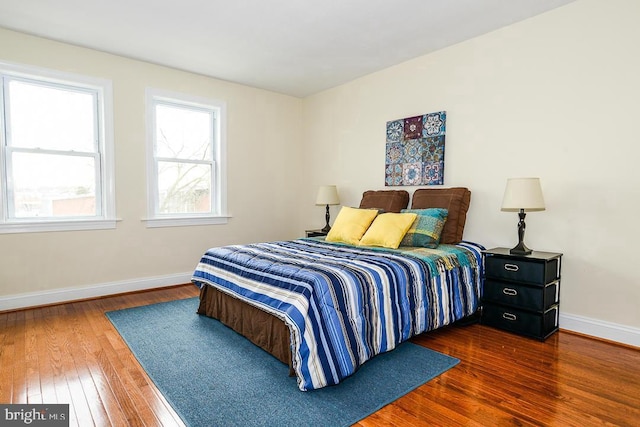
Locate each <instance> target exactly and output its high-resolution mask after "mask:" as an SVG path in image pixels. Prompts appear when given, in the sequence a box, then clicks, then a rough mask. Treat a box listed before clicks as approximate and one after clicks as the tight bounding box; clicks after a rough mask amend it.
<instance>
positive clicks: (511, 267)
mask: <svg viewBox="0 0 640 427" xmlns="http://www.w3.org/2000/svg"><path fill="white" fill-rule="evenodd" d="M504 269H505V270H507V271H518V270H519V269H520V267H518V266H517V265H515V264H505V265H504Z"/></svg>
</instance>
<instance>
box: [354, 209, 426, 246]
mask: <svg viewBox="0 0 640 427" xmlns="http://www.w3.org/2000/svg"><path fill="white" fill-rule="evenodd" d="M417 217H418V215H417V214H415V213H383V214H380V215H378V217H377V218H376V219H375V221H373V224H371V227H369V229H368V230H367V232H366V233H364V236H362V239H360V244H361V245H364V246H382V247H383V248H392V249H397V248H398V246H400V242H401V241H402V238H403V237H404V235H405V234H406V233H407V231H408V230H409V229H410V228H411V224H413V222H414V221H415V220H416V218H417Z"/></svg>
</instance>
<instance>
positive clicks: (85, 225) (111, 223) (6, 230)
mask: <svg viewBox="0 0 640 427" xmlns="http://www.w3.org/2000/svg"><path fill="white" fill-rule="evenodd" d="M117 221H120V220H116V219H88V220H60V221H29V222H27V221H23V222H16V223H5V224H0V234H11V233H42V232H48V231H81V230H109V229H114V228H116V222H117Z"/></svg>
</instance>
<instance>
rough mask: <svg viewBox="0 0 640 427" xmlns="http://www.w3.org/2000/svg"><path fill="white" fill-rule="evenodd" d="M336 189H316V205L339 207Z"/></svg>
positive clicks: (327, 186)
mask: <svg viewBox="0 0 640 427" xmlns="http://www.w3.org/2000/svg"><path fill="white" fill-rule="evenodd" d="M339 204H340V199H339V198H338V189H337V188H336V186H335V185H323V186H321V187H320V188H319V189H318V196H317V197H316V205H339Z"/></svg>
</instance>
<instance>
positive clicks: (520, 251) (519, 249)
mask: <svg viewBox="0 0 640 427" xmlns="http://www.w3.org/2000/svg"><path fill="white" fill-rule="evenodd" d="M531 252H533V251H532V250H531V249H529V248H528V247H527V246H526V245H525V244H524V242H520V243H518V244H517V245H516V246H515V247H514V248H511V249H510V250H509V253H510V254H513V255H529V254H530V253H531Z"/></svg>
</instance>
